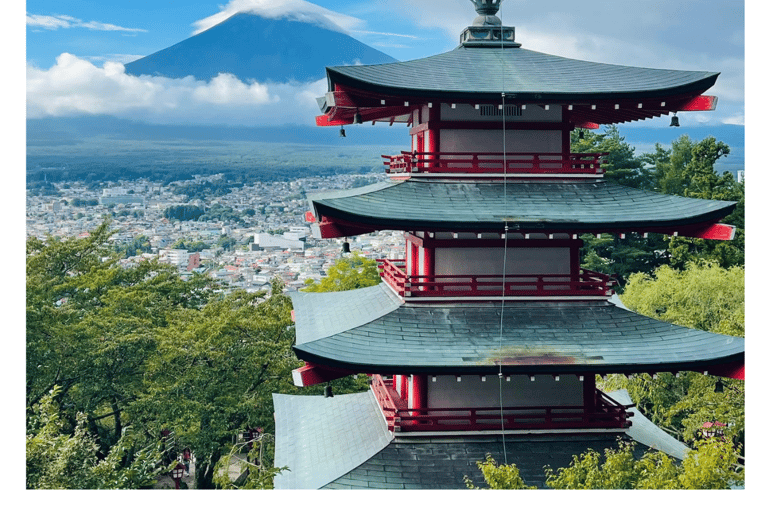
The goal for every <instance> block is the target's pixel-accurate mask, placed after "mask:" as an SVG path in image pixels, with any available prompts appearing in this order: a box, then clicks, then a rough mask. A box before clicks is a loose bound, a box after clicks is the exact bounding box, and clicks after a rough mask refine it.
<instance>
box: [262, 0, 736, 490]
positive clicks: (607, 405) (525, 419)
mask: <svg viewBox="0 0 768 512" xmlns="http://www.w3.org/2000/svg"><path fill="white" fill-rule="evenodd" d="M473 3H474V4H475V8H476V11H477V14H478V17H477V18H476V19H475V21H474V23H473V24H472V25H471V26H469V27H467V29H465V30H464V31H463V32H462V34H461V35H460V38H459V43H460V44H459V46H458V47H457V48H456V49H454V50H452V51H450V52H447V53H444V54H441V55H436V56H433V57H428V58H424V59H419V60H414V61H409V62H396V63H391V64H380V65H371V66H365V65H362V66H338V67H331V68H328V69H327V76H328V84H329V90H328V92H327V93H326V95H325V96H324V98H321V99H320V100H318V102H319V103H320V104H321V109H322V114H321V115H320V116H318V117H317V124H318V125H321V126H336V127H342V128H343V127H344V126H346V125H352V124H359V123H365V122H372V123H380V122H381V123H383V122H386V123H390V124H393V123H402V124H405V125H406V126H407V127H408V129H409V132H408V133H409V134H410V138H411V150H410V151H407V152H403V153H402V154H399V155H393V156H387V157H385V165H386V168H387V171H386V172H387V174H388V176H389V178H390V179H389V180H386V181H384V182H380V183H375V184H373V185H369V186H366V187H362V188H357V189H352V190H346V191H333V192H328V193H318V194H314V195H310V196H309V201H310V206H311V215H310V216H309V217H311V218H313V219H315V220H316V222H317V226H316V229H317V231H319V233H320V234H321V235H322V237H323V238H326V239H340V240H344V239H346V238H347V237H354V236H358V235H364V234H368V233H375V232H379V231H382V230H399V231H402V232H403V233H404V235H403V236H404V253H405V254H404V258H402V259H397V260H392V259H383V260H381V261H380V269H381V273H382V277H383V282H382V284H380V285H378V286H374V287H369V288H363V289H358V290H351V291H344V292H336V293H304V292H294V293H292V294H291V298H292V300H293V305H294V310H295V311H294V313H295V319H296V344H295V346H294V350H295V352H296V354H297V356H298V357H299V358H300V359H302V360H303V361H305V366H304V367H302V368H299V369H296V370H295V371H294V383H295V384H296V385H297V386H309V385H314V384H321V383H329V384H330V383H332V381H333V380H334V379H337V378H339V377H342V376H346V375H351V374H358V373H364V374H368V375H370V382H371V387H370V390H369V391H368V392H365V393H359V394H352V395H339V396H333V393H332V388H330V387H327V388H326V390H327V391H328V393H327V397H323V396H291V395H282V394H276V395H273V400H274V405H275V421H276V450H275V466H276V467H282V466H287V467H288V468H289V471H284V472H282V473H281V474H280V475H278V476H277V477H276V478H275V487H276V488H278V489H279V488H283V489H285V488H293V489H312V488H314V489H317V488H379V489H381V488H388V489H412V488H422V489H435V488H463V487H465V484H464V475H468V476H470V478H472V479H473V480H475V481H476V482H478V481H482V477H481V476H480V475H479V472H478V469H477V467H476V465H475V462H476V461H480V460H484V459H485V455H486V454H487V453H489V454H491V455H492V456H493V457H494V458H495V459H496V460H497V461H498V462H502V463H515V464H516V465H517V466H518V468H519V469H520V471H521V474H522V476H523V478H524V479H525V480H526V482H528V483H529V484H534V485H538V486H539V487H542V486H543V481H544V470H543V467H544V466H545V465H551V466H552V467H553V468H557V467H561V466H566V465H567V464H568V463H569V462H570V460H571V458H572V456H573V455H576V454H579V453H583V452H584V451H586V450H587V449H589V448H593V449H596V450H598V451H602V449H604V448H606V447H609V446H615V443H616V440H617V438H624V439H630V438H632V439H635V440H637V441H638V442H639V443H641V445H644V446H653V447H656V448H658V449H662V450H664V451H666V452H667V453H671V454H673V455H675V456H678V457H680V456H681V453H684V450H682V449H681V447H680V446H679V443H677V444H675V443H676V442H675V441H674V440H672V439H671V438H669V437H668V436H666V435H665V434H663V432H661V431H660V430H658V429H656V430H653V428H652V425H649V422H648V421H647V420H646V419H645V418H643V417H642V416H641V415H639V413H638V412H637V411H636V410H633V409H632V407H631V404H629V403H627V400H622V399H620V398H617V396H613V395H608V394H606V393H603V392H602V391H600V390H599V389H598V388H597V386H596V376H597V375H604V374H610V373H627V374H631V373H640V372H647V373H651V374H655V373H658V372H679V371H699V372H707V373H709V374H713V375H720V376H725V377H731V378H742V379H743V378H744V340H743V339H742V338H736V337H732V336H723V335H718V334H713V333H708V332H702V331H696V330H693V329H688V328H684V327H680V326H676V325H672V324H668V323H664V322H660V321H657V320H654V319H651V318H648V317H644V316H642V315H638V314H636V313H633V312H631V311H629V310H626V309H624V308H622V307H621V306H620V305H618V304H616V302H615V300H613V297H612V295H613V290H612V285H613V279H612V278H611V276H608V275H603V274H600V273H598V272H595V271H592V270H589V269H586V268H582V267H581V266H580V259H579V251H580V248H581V247H582V240H581V238H580V237H581V236H582V235H584V234H594V235H597V236H600V235H601V234H603V233H611V234H613V235H615V236H616V237H619V238H623V237H624V236H626V235H627V234H629V233H633V234H635V233H636V234H639V235H640V236H643V235H644V234H646V233H661V234H665V235H669V236H687V237H698V238H703V239H715V240H729V239H732V238H733V235H734V228H733V227H732V226H728V225H724V224H721V223H720V220H721V219H722V218H723V217H725V216H726V215H728V214H729V213H730V212H731V211H733V209H734V207H735V204H734V203H732V202H726V201H711V200H701V199H693V198H686V197H677V196H666V195H662V194H658V193H653V192H649V191H644V190H638V189H633V188H628V187H624V186H620V185H618V184H615V183H613V182H611V181H608V180H606V179H605V178H604V169H603V167H602V166H601V161H602V157H604V156H605V155H603V154H573V153H572V152H571V149H570V140H571V133H572V132H574V131H577V132H578V131H580V130H591V129H596V128H598V127H599V126H600V125H606V124H614V123H621V122H630V121H639V120H643V119H649V118H652V117H657V116H667V115H670V114H671V115H672V116H673V117H672V119H673V123H675V122H676V121H677V114H678V113H679V112H686V111H703V110H712V109H714V108H715V105H716V98H714V97H712V96H706V95H704V93H705V92H706V91H707V90H708V89H709V88H711V87H712V86H713V85H714V84H715V81H716V80H717V77H718V73H716V72H703V71H702V72H692V71H673V70H660V69H649V68H635V67H628V66H618V65H609V64H599V63H591V62H584V61H578V60H572V59H565V58H561V57H557V56H553V55H546V54H542V53H538V52H535V51H531V50H528V49H526V48H523V47H522V45H521V44H520V43H519V42H516V41H515V29H514V27H509V26H503V24H502V23H501V20H500V19H499V18H498V17H497V16H496V14H497V11H498V7H499V3H500V1H499V0H475V1H474V2H473ZM633 236H634V235H633Z"/></svg>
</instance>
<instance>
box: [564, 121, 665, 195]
mask: <svg viewBox="0 0 768 512" xmlns="http://www.w3.org/2000/svg"><path fill="white" fill-rule="evenodd" d="M582 137H583V138H579V136H578V134H577V132H576V131H574V132H571V152H572V153H608V155H606V156H605V157H604V158H603V165H602V167H603V169H605V179H606V180H608V181H613V182H615V183H618V184H620V185H625V186H628V187H634V188H647V187H648V185H649V184H650V180H651V175H650V173H649V172H648V171H647V170H646V168H645V166H644V165H643V161H642V159H641V158H639V157H637V156H636V155H635V148H634V147H632V146H630V145H629V144H628V143H627V142H626V141H625V140H624V137H622V136H621V134H620V133H619V129H618V127H616V126H615V125H609V126H607V127H606V128H605V131H604V132H603V133H595V132H591V131H589V130H584V131H583V132H582Z"/></svg>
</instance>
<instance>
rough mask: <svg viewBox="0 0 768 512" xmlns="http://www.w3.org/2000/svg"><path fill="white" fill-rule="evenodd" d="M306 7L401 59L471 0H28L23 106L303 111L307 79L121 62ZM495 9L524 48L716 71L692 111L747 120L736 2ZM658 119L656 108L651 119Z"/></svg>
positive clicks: (264, 114) (459, 21)
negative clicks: (267, 80)
mask: <svg viewBox="0 0 768 512" xmlns="http://www.w3.org/2000/svg"><path fill="white" fill-rule="evenodd" d="M249 8H254V9H256V10H257V11H258V12H260V13H262V14H263V15H266V16H279V15H285V13H292V14H293V15H297V14H302V13H308V14H310V15H311V16H313V17H315V18H317V17H318V16H323V17H325V18H326V19H330V20H331V21H332V22H333V23H335V24H336V25H338V26H339V27H340V28H339V30H342V31H345V32H347V33H349V34H350V35H352V36H353V37H355V38H357V39H359V40H361V41H363V42H364V43H366V44H369V45H370V46H373V47H375V48H377V49H379V50H381V51H384V52H385V53H388V54H390V55H392V56H393V57H395V58H397V59H400V60H408V59H413V58H419V57H425V56H427V55H432V54H435V53H439V52H443V51H448V50H450V49H452V48H454V47H455V46H456V42H457V40H458V34H459V32H460V31H461V30H462V29H463V28H464V27H465V26H467V25H468V24H470V23H471V21H472V19H473V18H474V16H475V13H474V9H473V7H472V4H471V3H470V2H469V0H410V1H406V0H388V1H384V0H369V1H366V2H360V1H348V0H317V1H316V2H314V3H313V4H310V3H309V2H306V1H304V0H272V1H267V0H230V1H228V2H227V3H217V2H213V1H205V0H175V1H173V2H157V1H156V0H155V1H148V0H130V1H129V0H101V1H89V0H58V1H55V2H54V1H52V0H30V1H29V2H27V5H26V49H27V54H26V69H27V80H26V85H27V88H26V89H27V116H28V117H44V116H63V115H77V114H84V113H92V114H108V115H115V116H118V117H124V118H131V119H141V120H148V121H150V122H152V121H157V122H161V121H163V122H167V121H170V122H180V123H184V122H206V123H207V122H214V121H216V120H219V122H220V121H221V120H223V119H227V120H228V121H229V122H231V123H234V124H249V123H253V122H254V119H259V120H260V122H261V123H267V124H268V123H271V122H279V120H280V119H285V114H286V112H287V111H290V110H291V109H294V110H295V111H294V112H290V114H291V117H292V118H295V119H298V120H300V122H306V123H311V121H312V118H313V117H314V115H315V114H316V112H315V109H316V106H315V105H314V103H313V102H314V100H313V98H314V97H315V96H318V95H320V94H322V93H323V92H324V90H325V83H324V81H319V82H316V83H314V84H269V85H267V84H253V83H248V84H244V83H241V82H238V81H237V80H231V79H230V80H221V81H219V82H217V83H215V84H213V83H204V82H196V81H190V80H187V81H184V80H178V81H173V80H160V79H155V80H138V79H136V78H135V77H129V76H127V75H125V74H124V73H123V72H122V68H121V63H125V62H130V61H131V60H134V59H136V58H138V57H141V56H144V55H148V54H150V53H153V52H155V51H158V50H161V49H163V48H166V47H168V46H170V45H173V44H175V43H177V42H179V41H182V40H183V39H186V38H187V37H190V36H191V35H193V34H194V33H195V32H196V31H200V30H204V29H205V28H206V27H208V26H211V25H212V24H214V23H216V22H218V21H221V20H223V19H225V18H226V17H227V16H228V15H230V14H233V13H234V12H237V11H239V10H245V9H249ZM500 15H501V17H502V19H503V21H504V23H505V25H512V26H515V27H516V32H517V40H518V41H519V42H521V43H522V44H523V46H524V47H525V48H529V49H532V50H537V51H542V52H545V53H554V54H558V55H562V56H566V57H572V58H578V59H584V60H592V61H598V62H610V63H616V64H627V65H634V66H643V67H659V68H672V69H692V70H706V71H720V72H721V73H722V75H721V77H720V79H719V80H718V83H717V85H716V86H715V87H714V88H713V89H711V90H710V91H709V92H708V94H714V95H717V96H718V97H719V103H718V108H717V111H715V112H713V113H685V114H682V115H681V121H683V122H685V123H686V124H688V125H717V124H721V123H727V124H743V123H744V67H745V66H744V48H745V44H744V4H743V3H742V2H740V1H738V0H736V1H734V0H632V1H630V0H613V1H611V2H607V1H605V0H583V1H582V2H579V3H574V2H572V1H570V0H569V1H566V0H514V1H513V0H507V1H506V2H504V3H503V4H502V10H501V11H500ZM647 123H649V124H650V125H653V123H658V124H659V125H662V124H664V123H667V124H668V122H667V121H666V120H663V119H657V120H653V121H648V122H647Z"/></svg>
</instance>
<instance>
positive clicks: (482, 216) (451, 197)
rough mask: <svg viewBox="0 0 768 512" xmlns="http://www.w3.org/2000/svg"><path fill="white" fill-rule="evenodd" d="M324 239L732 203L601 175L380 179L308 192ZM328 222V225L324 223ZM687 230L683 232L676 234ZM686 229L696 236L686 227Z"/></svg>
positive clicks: (683, 222)
mask: <svg viewBox="0 0 768 512" xmlns="http://www.w3.org/2000/svg"><path fill="white" fill-rule="evenodd" d="M308 199H309V201H310V204H311V206H312V208H313V210H314V214H315V217H317V218H318V219H319V220H321V225H320V229H321V234H322V235H323V237H325V238H329V237H334V236H352V235H358V234H362V233H369V232H372V231H375V230H377V229H404V230H428V231H432V230H445V231H472V230H503V229H504V226H505V223H506V224H507V226H508V227H509V229H510V230H511V231H516V230H529V231H531V230H545V231H581V232H610V231H638V232H641V231H645V232H648V231H651V232H665V233H666V232H669V233H670V234H671V233H672V230H676V231H680V229H678V228H681V227H685V226H695V225H708V224H711V223H713V222H716V221H718V220H719V219H722V218H723V217H725V216H726V215H728V214H729V213H730V212H731V211H733V209H734V207H735V205H736V203H734V202H730V201H714V200H707V199H696V198H689V197H681V196H673V195H665V194H659V193H655V192H651V191H647V190H639V189H634V188H630V187H624V186H621V185H617V184H615V183H611V182H607V181H603V180H578V181H571V182H553V181H550V182H545V181H540V182H535V181H528V182H526V181H509V182H507V183H503V182H500V181H494V182H489V181H485V182H465V181H463V182H454V181H442V180H435V179H429V180H420V179H418V178H411V179H408V180H403V181H389V182H382V183H378V184H374V185H370V186H367V187H362V188H357V189H351V190H346V191H333V192H325V193H321V194H311V195H309V196H308ZM329 224H331V225H332V226H329ZM679 234H681V235H682V234H684V233H682V232H681V233H679ZM688 236H695V235H693V234H688Z"/></svg>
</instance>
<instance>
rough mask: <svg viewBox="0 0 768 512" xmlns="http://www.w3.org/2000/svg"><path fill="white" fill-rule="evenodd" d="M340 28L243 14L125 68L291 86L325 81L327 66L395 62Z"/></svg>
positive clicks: (140, 72) (136, 71) (172, 75)
mask: <svg viewBox="0 0 768 512" xmlns="http://www.w3.org/2000/svg"><path fill="white" fill-rule="evenodd" d="M339 30H340V29H339ZM339 30H332V29H331V28H329V24H328V22H326V23H314V22H311V21H295V20H291V19H287V18H281V19H270V18H264V17H261V16H259V15H257V14H252V13H248V12H240V13H237V14H235V15H233V16H231V17H229V18H227V19H226V20H224V21H222V22H221V23H219V24H217V25H215V26H213V27H211V28H209V29H208V30H205V31H204V32H201V33H199V34H196V35H194V36H192V37H190V38H188V39H185V40H184V41H181V42H180V43H177V44H175V45H173V46H170V47H168V48H166V49H164V50H160V51H158V52H155V53H153V54H151V55H148V56H146V57H143V58H141V59H138V60H135V61H133V62H130V63H128V64H126V65H125V71H126V73H128V74H131V75H150V76H163V77H167V78H184V77H186V76H193V77H195V78H196V79H198V80H210V79H211V78H213V77H215V76H216V75H218V74H219V73H230V74H233V75H235V76H236V77H237V78H239V79H240V80H242V81H257V82H260V83H265V82H271V83H289V82H314V81H316V80H320V79H321V78H323V77H325V67H326V66H335V65H354V64H381V63H387V62H395V61H396V59H394V58H392V57H390V56H389V55H387V54H385V53H382V52H380V51H378V50H376V49H374V48H371V47H370V46H368V45H366V44H364V43H361V42H360V41H358V40H356V39H354V38H353V37H350V36H349V35H347V34H344V33H342V32H340V31H339Z"/></svg>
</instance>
